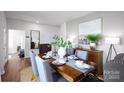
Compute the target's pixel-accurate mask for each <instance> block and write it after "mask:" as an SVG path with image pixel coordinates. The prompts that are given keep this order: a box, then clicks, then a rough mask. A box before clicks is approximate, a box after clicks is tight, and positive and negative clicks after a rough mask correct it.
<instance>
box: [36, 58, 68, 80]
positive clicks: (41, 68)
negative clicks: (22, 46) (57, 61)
mask: <svg viewBox="0 0 124 93" xmlns="http://www.w3.org/2000/svg"><path fill="white" fill-rule="evenodd" d="M35 58H36V63H37V67H38V72H39V79H40V81H41V82H55V81H56V82H66V80H65V79H64V78H62V77H61V76H60V75H58V74H57V73H55V72H53V70H52V68H51V67H50V65H49V63H48V62H47V61H46V60H43V59H41V58H40V57H39V56H36V57H35Z"/></svg>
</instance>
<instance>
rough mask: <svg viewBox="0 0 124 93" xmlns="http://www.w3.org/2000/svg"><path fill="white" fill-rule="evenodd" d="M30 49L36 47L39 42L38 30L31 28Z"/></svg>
mask: <svg viewBox="0 0 124 93" xmlns="http://www.w3.org/2000/svg"><path fill="white" fill-rule="evenodd" d="M30 34H31V49H38V47H39V44H40V31H38V30H31V33H30Z"/></svg>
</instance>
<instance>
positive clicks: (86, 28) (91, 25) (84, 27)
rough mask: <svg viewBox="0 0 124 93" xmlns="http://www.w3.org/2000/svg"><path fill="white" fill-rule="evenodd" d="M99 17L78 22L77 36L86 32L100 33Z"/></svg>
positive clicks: (85, 34)
mask: <svg viewBox="0 0 124 93" xmlns="http://www.w3.org/2000/svg"><path fill="white" fill-rule="evenodd" d="M101 32H102V31H101V18H99V19H95V20H91V21H88V22H84V23H80V24H79V36H80V35H84V36H87V35H88V34H101Z"/></svg>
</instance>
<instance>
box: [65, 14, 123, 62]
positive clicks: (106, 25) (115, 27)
mask: <svg viewBox="0 0 124 93" xmlns="http://www.w3.org/2000/svg"><path fill="white" fill-rule="evenodd" d="M97 18H102V20H103V21H102V25H103V27H102V30H103V31H102V34H103V35H104V36H120V37H121V45H117V46H116V49H117V52H118V53H121V52H123V53H124V12H95V13H92V14H89V15H86V16H85V17H81V18H78V19H75V20H72V21H70V22H68V23H67V26H66V27H67V32H66V33H67V37H70V36H75V37H78V25H79V23H82V22H86V21H90V20H94V19H97ZM76 41H77V44H78V38H77V39H76ZM99 49H100V50H103V51H104V62H105V59H106V56H107V53H108V49H109V46H108V45H105V44H104V42H103V45H101V46H99Z"/></svg>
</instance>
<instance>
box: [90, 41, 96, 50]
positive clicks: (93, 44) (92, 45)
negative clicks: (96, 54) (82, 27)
mask: <svg viewBox="0 0 124 93" xmlns="http://www.w3.org/2000/svg"><path fill="white" fill-rule="evenodd" d="M90 48H91V49H92V50H95V49H96V43H95V42H91V43H90Z"/></svg>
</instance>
